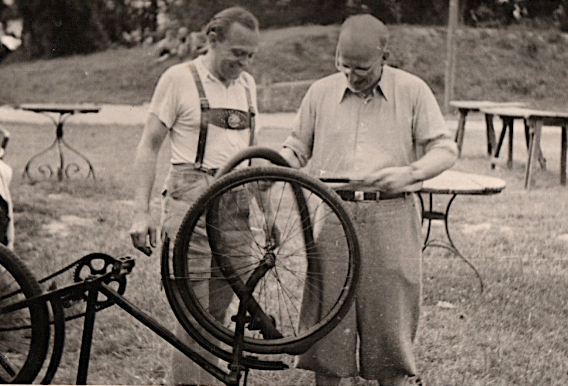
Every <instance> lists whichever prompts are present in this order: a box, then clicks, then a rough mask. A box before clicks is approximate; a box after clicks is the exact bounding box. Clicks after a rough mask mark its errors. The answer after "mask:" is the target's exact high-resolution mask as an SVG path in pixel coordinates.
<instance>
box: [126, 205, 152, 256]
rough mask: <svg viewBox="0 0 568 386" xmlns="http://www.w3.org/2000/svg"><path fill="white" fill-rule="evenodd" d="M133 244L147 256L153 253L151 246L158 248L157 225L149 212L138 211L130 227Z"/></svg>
mask: <svg viewBox="0 0 568 386" xmlns="http://www.w3.org/2000/svg"><path fill="white" fill-rule="evenodd" d="M130 237H131V238H132V245H134V247H135V248H136V249H138V250H140V251H141V252H142V253H144V254H145V255H147V256H150V255H151V254H152V249H151V248H156V225H155V224H154V219H153V218H152V216H151V215H150V213H148V212H138V213H136V214H135V215H134V221H133V222H132V227H131V228H130Z"/></svg>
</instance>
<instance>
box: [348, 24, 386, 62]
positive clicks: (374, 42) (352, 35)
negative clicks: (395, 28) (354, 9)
mask: <svg viewBox="0 0 568 386" xmlns="http://www.w3.org/2000/svg"><path fill="white" fill-rule="evenodd" d="M388 38H389V31H388V28H387V27H386V26H385V25H384V24H383V22H382V21H380V20H379V19H377V18H376V17H374V16H372V15H369V14H364V15H356V16H352V17H350V18H349V19H347V20H346V21H345V22H344V23H343V25H342V26H341V30H340V31H339V41H338V44H337V47H338V49H339V51H340V52H342V53H347V52H348V51H349V53H351V54H355V55H357V56H359V55H367V56H369V55H370V56H375V55H376V53H378V52H380V51H381V50H384V49H385V47H386V45H387V42H388Z"/></svg>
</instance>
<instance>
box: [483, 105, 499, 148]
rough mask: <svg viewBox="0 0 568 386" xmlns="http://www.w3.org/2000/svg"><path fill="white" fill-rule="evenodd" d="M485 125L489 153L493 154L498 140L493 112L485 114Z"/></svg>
mask: <svg viewBox="0 0 568 386" xmlns="http://www.w3.org/2000/svg"><path fill="white" fill-rule="evenodd" d="M485 127H486V129H487V154H489V156H491V155H493V149H495V145H496V142H497V140H496V137H495V128H494V127H493V114H485Z"/></svg>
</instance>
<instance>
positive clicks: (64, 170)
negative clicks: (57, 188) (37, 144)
mask: <svg viewBox="0 0 568 386" xmlns="http://www.w3.org/2000/svg"><path fill="white" fill-rule="evenodd" d="M64 121H65V119H63V116H60V117H59V120H58V121H56V120H54V123H55V124H56V132H55V141H53V143H52V144H51V145H50V146H48V147H47V148H45V149H44V150H42V151H40V152H39V153H37V154H36V155H34V156H32V157H31V158H30V159H29V161H28V162H27V163H26V166H25V167H24V172H23V175H22V177H23V178H24V179H25V178H27V179H28V180H29V181H31V182H36V181H37V180H38V179H50V178H53V177H55V176H56V177H57V179H58V181H63V179H70V178H71V177H72V175H73V174H77V173H79V172H80V170H81V167H80V166H79V165H78V164H77V163H75V162H71V163H69V164H67V165H66V164H65V157H64V149H65V148H67V149H68V150H70V151H71V152H73V153H74V154H75V155H77V156H78V157H80V158H81V159H82V160H83V161H85V162H86V164H87V165H88V167H89V171H88V173H87V175H86V177H85V178H89V177H92V178H93V180H96V177H95V170H94V168H93V165H92V164H91V162H90V161H89V159H88V158H87V157H85V156H84V155H83V154H81V153H80V152H79V151H77V150H76V149H74V148H73V147H71V146H70V145H69V144H68V143H67V142H66V141H65V140H64V139H63V123H64ZM54 148H56V152H57V153H58V155H59V166H58V167H57V171H56V172H55V171H54V170H53V168H52V167H51V165H49V164H48V163H42V164H40V165H39V166H38V167H37V169H38V171H39V174H40V176H39V177H38V178H37V179H36V178H34V177H32V174H31V173H30V166H31V165H32V164H33V162H34V161H35V160H36V159H37V158H39V157H40V156H42V155H44V154H46V153H47V152H49V151H50V150H52V149H54Z"/></svg>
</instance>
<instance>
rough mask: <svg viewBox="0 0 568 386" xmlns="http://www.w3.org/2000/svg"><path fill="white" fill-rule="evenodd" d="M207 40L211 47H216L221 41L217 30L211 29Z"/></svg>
mask: <svg viewBox="0 0 568 386" xmlns="http://www.w3.org/2000/svg"><path fill="white" fill-rule="evenodd" d="M207 41H208V42H209V45H210V46H211V47H215V44H216V43H217V42H218V41H219V36H218V35H217V32H216V31H215V30H211V31H210V32H209V34H208V35H207Z"/></svg>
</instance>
